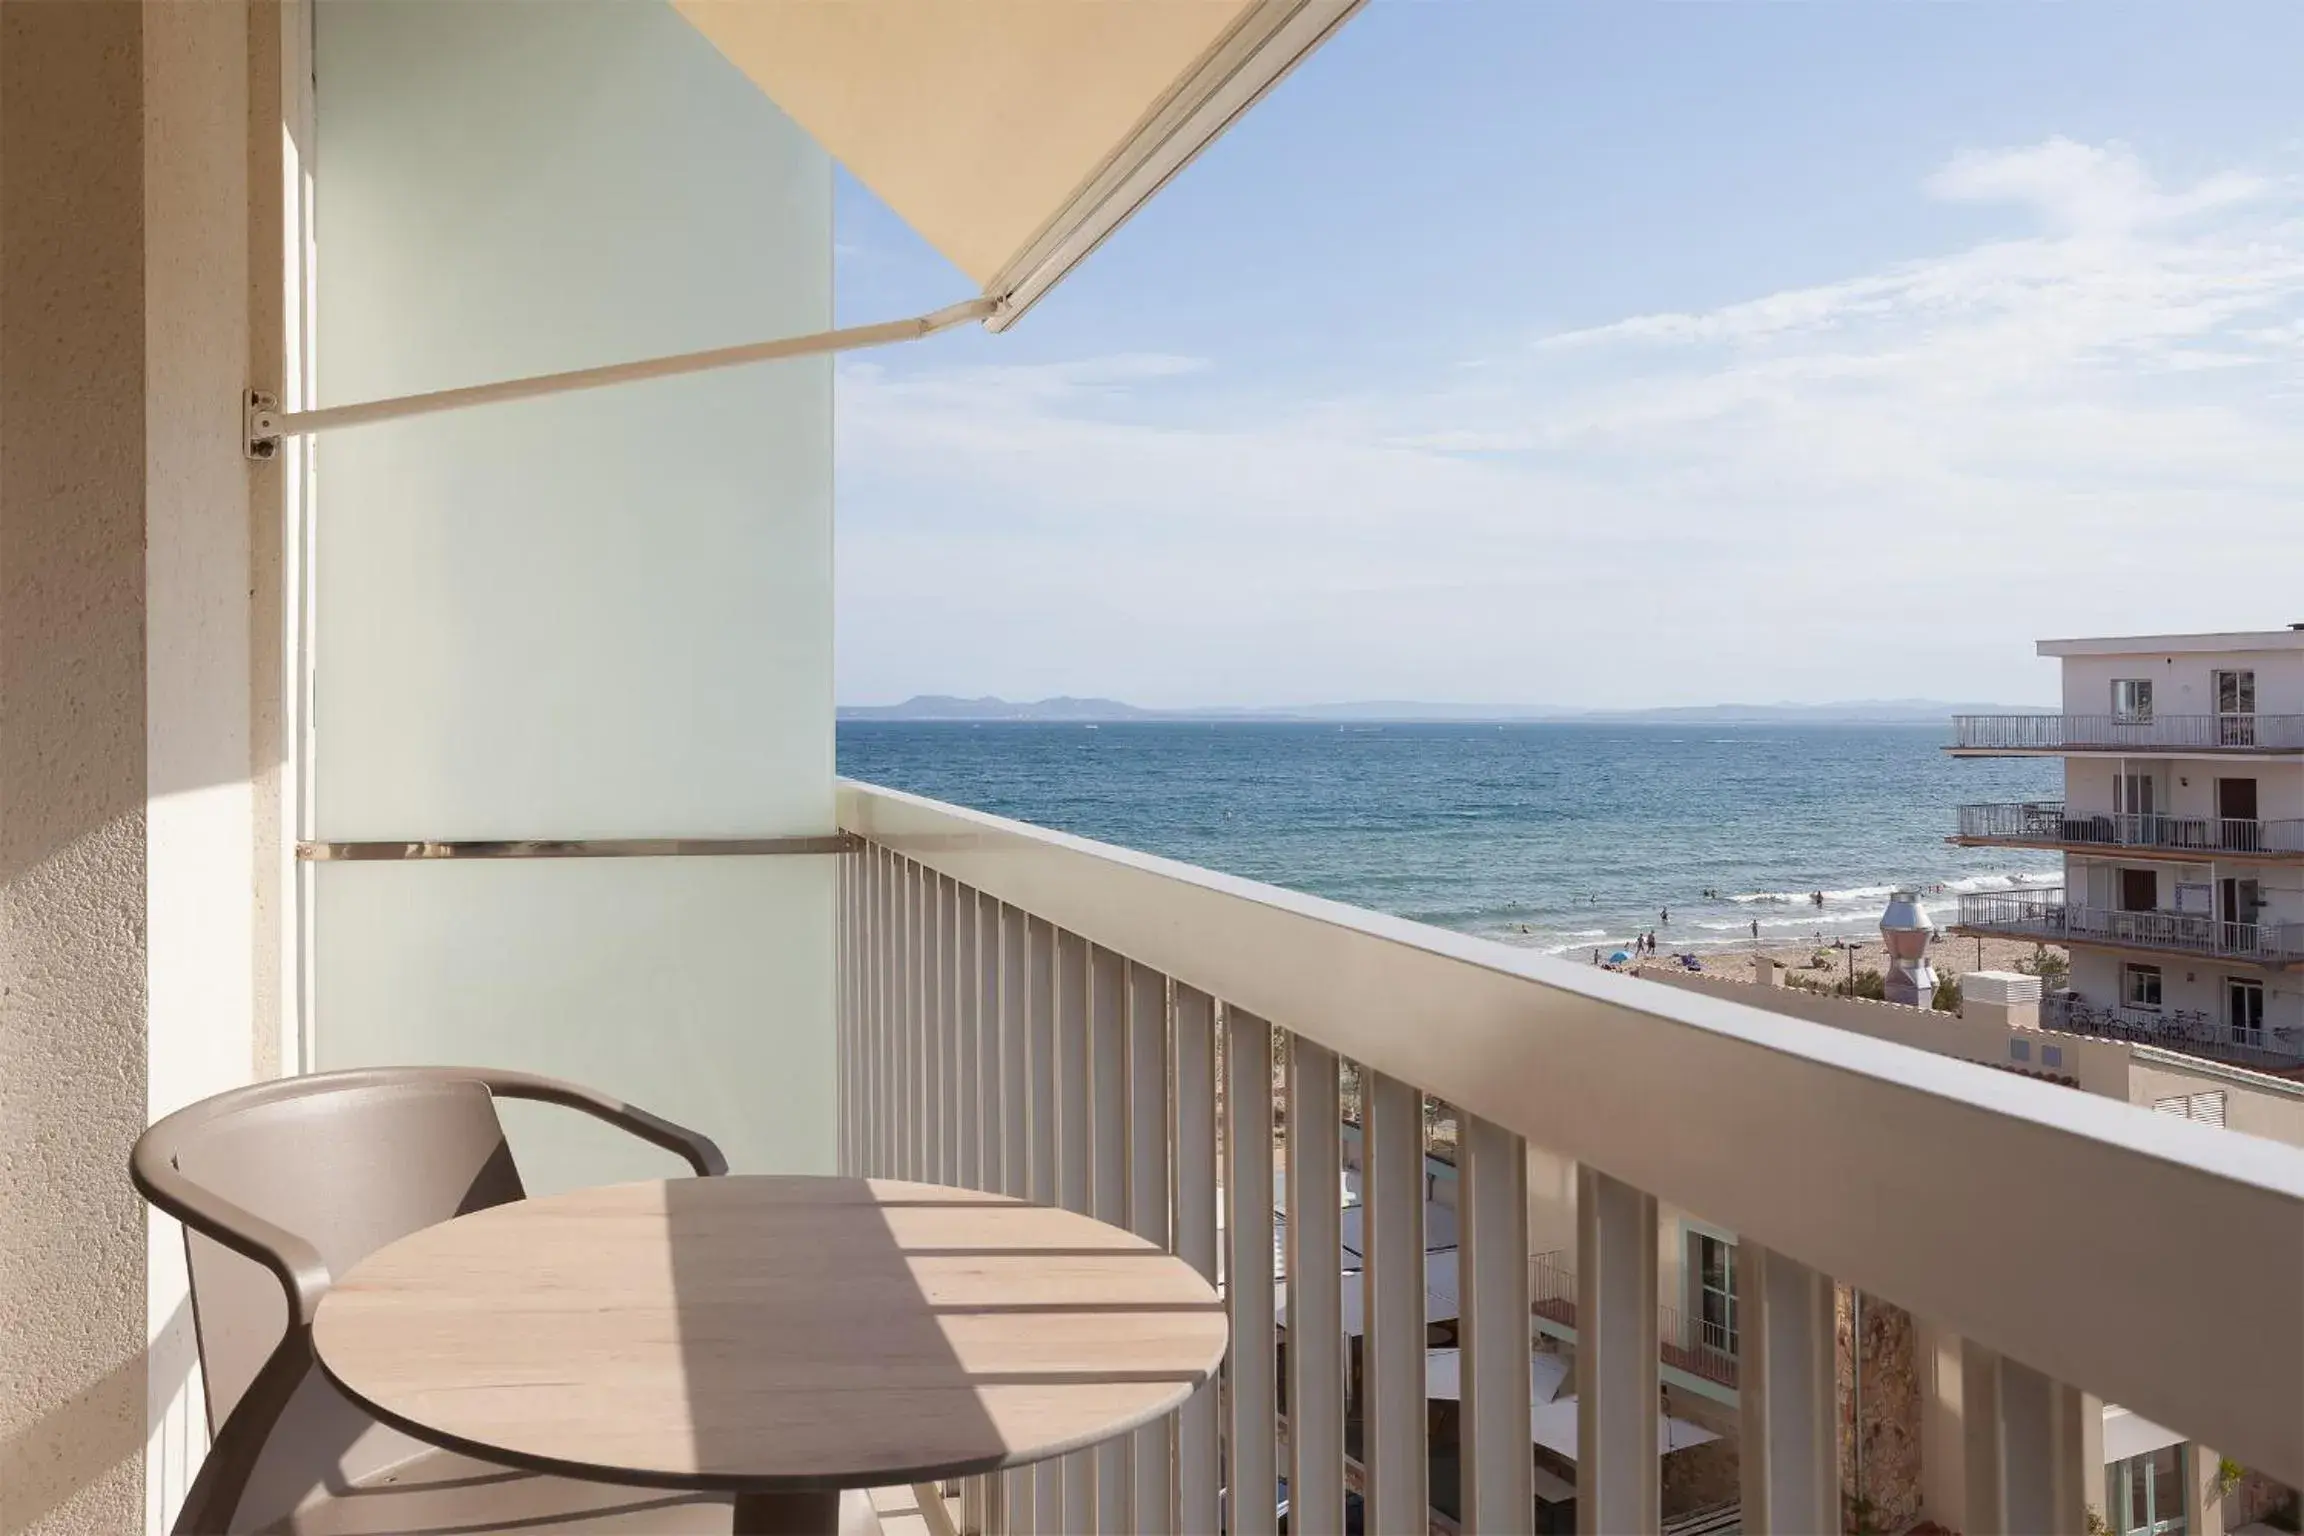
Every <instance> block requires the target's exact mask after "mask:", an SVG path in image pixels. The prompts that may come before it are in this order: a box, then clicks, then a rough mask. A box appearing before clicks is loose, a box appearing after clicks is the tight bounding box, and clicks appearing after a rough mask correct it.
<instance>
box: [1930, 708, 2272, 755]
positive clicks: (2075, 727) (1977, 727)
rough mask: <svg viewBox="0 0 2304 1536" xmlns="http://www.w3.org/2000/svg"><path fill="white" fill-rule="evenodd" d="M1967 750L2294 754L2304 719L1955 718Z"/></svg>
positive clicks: (1955, 737) (1955, 740) (1958, 739)
mask: <svg viewBox="0 0 2304 1536" xmlns="http://www.w3.org/2000/svg"><path fill="white" fill-rule="evenodd" d="M1952 745H1953V747H1954V748H1955V749H1956V750H1960V751H1970V752H2094V751H2122V750H2132V751H2149V750H2153V749H2159V750H2163V751H2172V752H2296V751H2304V715H2257V714H2234V715H2142V716H2130V715H1954V716H1953V717H1952Z"/></svg>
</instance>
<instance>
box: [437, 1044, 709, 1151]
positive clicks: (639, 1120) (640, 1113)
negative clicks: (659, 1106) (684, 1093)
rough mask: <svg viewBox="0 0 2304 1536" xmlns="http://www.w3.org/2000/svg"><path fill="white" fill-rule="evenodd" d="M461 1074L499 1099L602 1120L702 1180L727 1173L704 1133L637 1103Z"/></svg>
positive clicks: (530, 1080) (522, 1075) (520, 1078)
mask: <svg viewBox="0 0 2304 1536" xmlns="http://www.w3.org/2000/svg"><path fill="white" fill-rule="evenodd" d="M459 1075H469V1076H471V1077H474V1078H477V1079H478V1080H479V1081H480V1082H481V1083H482V1084H483V1085H484V1086H485V1087H486V1088H487V1089H488V1091H489V1092H490V1093H492V1094H495V1095H496V1096H497V1097H498V1098H504V1099H533V1100H535V1101H536V1102H538V1103H541V1104H558V1105H560V1106H561V1107H562V1108H565V1109H576V1110H582V1111H583V1112H584V1113H585V1114H588V1115H590V1116H592V1117H593V1118H594V1119H596V1120H605V1121H606V1122H608V1124H610V1125H613V1126H615V1127H616V1128H617V1129H619V1130H622V1131H627V1132H629V1133H631V1134H632V1135H634V1136H637V1137H639V1138H640V1139H641V1140H642V1141H646V1142H653V1143H654V1144H655V1145H657V1146H659V1147H662V1148H663V1149H664V1150H665V1151H667V1152H671V1153H674V1154H675V1155H677V1156H679V1157H681V1158H684V1159H686V1160H687V1163H688V1166H689V1167H691V1168H693V1169H695V1170H696V1171H697V1173H699V1174H701V1175H703V1176H704V1177H706V1178H715V1177H718V1176H719V1175H721V1174H724V1173H726V1172H727V1171H728V1159H727V1158H726V1157H725V1156H723V1155H722V1154H721V1151H720V1148H719V1146H718V1144H717V1143H715V1142H714V1141H713V1140H712V1138H711V1137H709V1136H707V1135H705V1134H704V1133H703V1132H701V1131H692V1130H690V1129H688V1127H686V1126H684V1125H677V1124H675V1123H673V1122H672V1121H670V1120H667V1119H665V1118H664V1117H663V1116H661V1115H652V1114H650V1113H649V1112H648V1111H647V1110H644V1109H642V1108H640V1107H639V1106H638V1105H636V1104H627V1103H625V1102H624V1101H623V1100H622V1099H613V1098H610V1097H609V1096H608V1095H606V1094H604V1093H596V1092H594V1091H593V1090H592V1089H590V1088H586V1087H584V1086H583V1085H581V1084H578V1083H570V1082H563V1081H561V1080H560V1079H559V1078H556V1077H540V1076H538V1075H536V1074H535V1073H532V1072H500V1071H497V1070H495V1069H494V1068H481V1069H476V1070H473V1071H471V1072H469V1073H468V1074H466V1073H464V1072H463V1071H462V1069H459Z"/></svg>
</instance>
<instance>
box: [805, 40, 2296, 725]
mask: <svg viewBox="0 0 2304 1536" xmlns="http://www.w3.org/2000/svg"><path fill="white" fill-rule="evenodd" d="M2299 57H2304V7H2298V6H2295V5H2293V4H2285V3H2283V4H2266V5H2248V6H2243V5H2200V6H2177V5H2172V4H2171V5H2152V6H2142V5H2139V6H2107V5H2096V6H2083V5H2046V4H2002V5H1962V6H1953V5H1925V6H1923V5H1889V4H1866V3H1854V0H1851V3H1844V4H1839V5H1800V6H1794V5H1766V6H1763V5H1754V4H1722V5H1708V6H1698V5H1670V6H1666V5H1646V4H1606V5H1603V4H1598V3H1593V4H1577V5H1559V4H1537V3H1528V0H1471V3H1463V4H1441V3H1409V0H1376V3H1374V4H1372V5H1370V6H1369V7H1368V8H1367V9H1366V10H1365V11H1364V12H1363V13H1362V14H1361V16H1360V17H1359V18H1358V19H1356V20H1355V21H1354V22H1353V23H1352V24H1351V25H1350V26H1349V27H1348V28H1346V29H1345V31H1344V32H1343V34H1342V35H1340V36H1339V37H1338V38H1337V39H1336V40H1335V41H1334V42H1332V43H1331V44H1330V45H1329V46H1328V47H1327V48H1326V49H1324V50H1323V51H1322V52H1321V53H1320V54H1319V55H1317V56H1315V57H1314V58H1313V59H1312V60H1311V61H1310V62H1309V63H1307V64H1306V65H1305V66H1304V67H1303V68H1302V69H1300V70H1298V71H1297V73H1296V74H1295V75H1294V76H1292V77H1291V78H1290V79H1289V80H1288V81H1286V82H1285V83H1284V84H1283V85H1282V87H1281V88H1280V89H1279V90H1277V91H1276V92H1274V93H1273V95H1272V96H1271V97H1269V98H1268V99H1267V100H1266V101H1265V102H1264V103H1263V104H1262V105H1261V106H1260V107H1259V108H1258V109H1257V110H1256V111H1255V112H1254V113H1253V114H1251V115H1250V116H1249V117H1248V118H1247V119H1246V120H1244V121H1243V122H1242V123H1241V124H1239V125H1237V126H1236V127H1235V128H1234V129H1233V130H1232V132H1231V133H1230V134H1228V135H1227V136H1226V137H1225V138H1224V139H1222V140H1220V141H1219V142H1218V143H1217V144H1216V145H1215V146H1214V147H1213V148H1212V149H1211V150H1210V151H1209V153H1208V154H1206V155H1205V156H1203V157H1202V159H1201V160H1200V161H1199V162H1198V163H1196V164H1195V165H1194V166H1192V167H1191V168H1190V169H1189V170H1188V171H1187V172H1186V174H1185V175H1184V176H1182V177H1181V178H1179V179H1178V180H1177V181H1176V182H1175V183H1173V184H1172V185H1171V186H1170V187H1169V188H1168V189H1167V190H1166V191H1165V192H1164V193H1163V194H1162V195H1161V196H1160V198H1158V199H1157V200H1155V202H1154V203H1153V204H1152V205H1151V206H1149V207H1148V208H1147V209H1145V210H1144V211H1143V212H1142V213H1140V214H1139V215H1138V216H1137V218H1136V219H1135V220H1134V221H1133V222H1132V223H1131V224H1130V225H1128V226H1127V227H1126V228H1125V229H1123V230H1122V231H1121V232H1120V234H1119V235H1118V236H1116V237H1115V238H1114V239H1113V240H1112V241H1111V242H1110V243H1108V244H1107V245H1106V247H1105V248H1104V249H1103V250H1101V251H1099V252H1098V253H1097V254H1096V255H1095V256H1094V257H1092V258H1091V259H1090V261H1089V262H1088V263H1087V264H1086V265H1085V266H1084V267H1082V268H1081V269H1080V270H1079V271H1077V272H1075V273H1074V274H1073V275H1072V276H1071V277H1070V278H1069V279H1068V280H1067V281H1066V283H1065V284H1064V285H1063V287H1061V288H1060V289H1059V290H1058V291H1057V292H1056V293H1055V294H1054V295H1053V296H1051V297H1050V298H1049V299H1048V300H1046V301H1045V302H1044V303H1043V304H1042V305H1041V306H1040V307H1039V308H1037V309H1036V310H1035V311H1034V312H1033V313H1032V314H1031V315H1029V316H1028V317H1027V318H1026V319H1025V321H1024V322H1023V323H1022V324H1021V325H1019V326H1018V327H1017V328H1016V329H1014V330H1012V331H1010V332H1008V333H1006V334H1004V335H1001V336H986V335H982V334H977V333H974V332H968V333H960V334H955V335H952V336H947V337H943V338H938V339H936V340H933V341H930V342H924V343H919V344H915V345H912V346H909V347H904V348H898V349H889V350H883V351H880V352H876V353H872V354H868V355H863V356H859V357H856V358H853V359H850V360H848V361H846V362H844V363H843V364H842V366H841V371H840V396H839V401H840V404H839V434H840V483H839V498H838V500H839V518H840V545H839V559H840V599H839V600H840V630H839V643H840V663H839V665H840V670H839V689H840V696H841V698H842V699H843V700H844V701H849V702H875V701H883V700H888V699H894V698H901V697H904V696H906V695H908V694H912V693H918V692H955V693H971V694H973V693H999V694H1004V695H1007V696H1009V697H1039V696H1042V695H1045V694H1053V693H1098V694H1106V695H1112V696H1116V697H1121V698H1127V699H1131V700H1135V701H1137V702H1142V703H1149V704H1169V705H1180V704H1191V703H1289V702H1310V701H1336V700H1347V699H1368V698H1421V699H1434V700H1462V701H1478V702H1497V703H1559V704H1573V705H1599V706H1606V705H1616V704H1622V705H1645V704H1665V703H1692V702H1694V703H1701V702H1714V701H1724V700H1750V701H1768V700H1779V699H1797V700H1826V699H1841V698H1859V697H1888V696H1907V695H1929V696H1934V697H1941V698H1966V699H2006V700H2011V701H2027V700H2035V699H2045V698H2048V697H2050V696H2051V693H2052V690H2053V674H2052V672H2051V671H2050V670H2049V667H2050V664H2049V663H2046V662H2042V661H2039V660H2036V659H2034V658H2033V657H2032V655H2031V643H2030V642H2031V641H2032V639H2033V638H2034V637H2036V636H2040V635H2047V634H2066V633H2125V632H2149V631H2153V630H2166V629H2190V628H2235V627H2258V626H2272V625H2278V624H2284V623H2286V622H2288V621H2290V620H2292V619H2293V620H2304V583H2299V581H2298V580H2297V576H2298V574H2299V572H2304V91H2299V90H2298V88H2297V86H2296V84H2295V69H2294V61H2295V60H2296V59H2297V58H2299ZM838 221H839V237H838V238H839V266H838V271H839V283H840V311H841V318H842V320H843V322H844V323H846V322H855V321H861V320H865V319H874V318H885V317H888V316H893V315H898V314H905V313H912V312H916V311H919V310H924V309H928V308H932V307H935V306H937V305H940V304H943V303H947V302H949V301H951V300H952V299H954V298H956V297H961V296H964V294H965V293H966V291H967V285H966V283H965V281H964V280H963V279H962V278H961V277H960V276H959V275H958V274H957V273H956V272H954V271H953V270H951V269H950V268H949V267H947V266H946V265H945V264H944V263H943V262H942V261H941V259H940V258H938V257H937V256H936V255H935V254H934V253H933V252H932V251H930V250H929V249H928V248H927V247H926V246H925V245H924V244H922V243H921V242H920V241H919V240H918V239H917V238H916V237H914V236H913V235H912V234H911V233H910V232H909V231H908V230H906V229H905V228H904V226H903V225H902V224H901V223H899V222H898V221H897V220H896V219H895V218H894V217H893V216H892V215H890V214H889V213H888V212H887V211H886V210H885V209H883V208H881V207H880V206H879V205H878V204H877V203H876V202H875V201H874V200H873V199H872V198H871V196H870V194H869V193H867V192H865V191H864V190H863V189H862V188H860V187H857V186H856V185H854V184H853V183H849V182H843V185H842V188H841V192H840V198H839V205H838Z"/></svg>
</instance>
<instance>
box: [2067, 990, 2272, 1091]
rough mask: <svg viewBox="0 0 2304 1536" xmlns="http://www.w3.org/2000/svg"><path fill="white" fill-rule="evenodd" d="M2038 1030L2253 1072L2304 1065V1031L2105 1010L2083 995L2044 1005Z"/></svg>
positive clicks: (2189, 1014)
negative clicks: (2201, 1058)
mask: <svg viewBox="0 0 2304 1536" xmlns="http://www.w3.org/2000/svg"><path fill="white" fill-rule="evenodd" d="M2040 1027H2041V1028H2043V1029H2054V1030H2061V1031H2063V1032H2064V1033H2066V1034H2073V1035H2088V1036H2091V1037H2093V1038H2095V1039H2099V1040H2124V1041H2127V1042H2128V1043H2129V1044H2131V1045H2150V1046H2157V1047H2159V1048H2160V1049H2162V1050H2166V1051H2178V1052H2181V1053H2182V1054H2184V1055H2187V1056H2204V1057H2207V1058H2208V1059H2209V1060H2211V1061H2221V1062H2225V1063H2227V1064H2229V1065H2231V1066H2235V1067H2246V1068H2248V1069H2250V1070H2251V1071H2256V1072H2272V1073H2282V1074H2286V1073H2292V1072H2294V1071H2296V1069H2297V1068H2299V1067H2304V1031H2299V1030H2298V1029H2296V1028H2294V1027H2284V1028H2279V1029H2273V1030H2270V1031H2264V1030H2237V1029H2233V1028H2231V1027H2229V1026H2227V1025H2223V1024H2219V1023H2217V1022H2216V1021H2215V1020H2214V1019H2212V1018H2210V1017H2209V1016H2208V1015H2207V1014H2205V1013H2201V1012H2197V1011H2192V1010H2187V1009H2182V1008H2174V1009H2156V1008H2126V1007H2105V1006H2098V1005H2095V1004H2092V1003H2090V1002H2088V1001H2087V1000H2086V999H2085V998H2081V997H2075V996H2069V995H2066V996H2057V997H2050V998H2047V999H2044V1000H2043V1001H2042V1003H2041V1005H2040Z"/></svg>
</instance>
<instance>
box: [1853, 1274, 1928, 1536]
mask: <svg viewBox="0 0 2304 1536" xmlns="http://www.w3.org/2000/svg"><path fill="white" fill-rule="evenodd" d="M1853 1294H1854V1293H1853V1292H1851V1291H1850V1290H1848V1289H1847V1288H1846V1287H1840V1288H1839V1289H1838V1293H1837V1296H1836V1298H1835V1303H1834V1313H1835V1333H1836V1335H1837V1346H1838V1347H1837V1348H1836V1350H1835V1351H1834V1353H1835V1355H1836V1360H1835V1362H1834V1364H1835V1371H1836V1374H1837V1376H1838V1378H1839V1390H1838V1393H1837V1399H1838V1405H1839V1410H1840V1497H1841V1501H1842V1505H1843V1508H1844V1510H1845V1511H1846V1514H1847V1529H1848V1530H1850V1531H1852V1532H1854V1531H1901V1530H1903V1529H1904V1528H1905V1527H1906V1526H1908V1525H1910V1524H1911V1523H1912V1522H1913V1521H1914V1520H1916V1519H1918V1518H1919V1515H1920V1371H1919V1356H1918V1351H1917V1350H1916V1349H1915V1348H1914V1333H1913V1327H1912V1314H1911V1313H1909V1312H1906V1311H1905V1310H1904V1309H1903V1308H1901V1307H1897V1306H1893V1305H1891V1304H1889V1303H1888V1302H1885V1301H1882V1300H1880V1299H1879V1298H1878V1297H1875V1296H1866V1297H1865V1298H1864V1305H1863V1338H1862V1360H1863V1367H1864V1369H1863V1400H1862V1404H1861V1412H1860V1413H1859V1411H1858V1405H1857V1403H1856V1400H1855V1390H1856V1385H1857V1381H1856V1371H1855V1369H1854V1363H1855V1360H1856V1355H1855V1353H1854V1350H1853V1348H1852V1345H1853V1343H1854V1335H1855V1329H1856V1317H1855V1312H1856V1308H1855V1307H1854V1306H1853V1305H1852V1301H1853ZM1859 1450H1861V1453H1862V1454H1861V1457H1860V1458H1859V1454H1858V1453H1859ZM1859 1460H1861V1470H1862V1481H1861V1483H1859V1481H1858V1470H1859Z"/></svg>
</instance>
